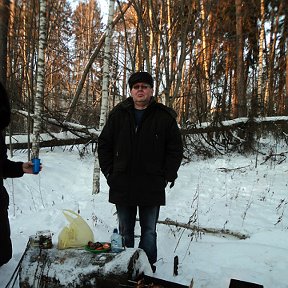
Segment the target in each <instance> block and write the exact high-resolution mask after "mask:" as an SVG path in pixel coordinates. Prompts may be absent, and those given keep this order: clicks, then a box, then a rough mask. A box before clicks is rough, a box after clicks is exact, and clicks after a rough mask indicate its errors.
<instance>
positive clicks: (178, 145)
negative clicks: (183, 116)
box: [165, 119, 183, 182]
mask: <svg viewBox="0 0 288 288" xmlns="http://www.w3.org/2000/svg"><path fill="white" fill-rule="evenodd" d="M182 158H183V144H182V138H181V133H180V130H179V127H178V125H177V122H176V119H173V121H171V124H170V129H168V137H167V144H166V157H165V178H166V180H167V181H168V182H173V181H175V179H176V178H177V177H178V175H177V172H178V169H179V167H180V165H181V161H182Z"/></svg>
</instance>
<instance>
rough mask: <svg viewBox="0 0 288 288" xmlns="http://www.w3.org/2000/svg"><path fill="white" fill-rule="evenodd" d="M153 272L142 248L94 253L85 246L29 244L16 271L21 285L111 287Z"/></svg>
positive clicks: (28, 287) (83, 287)
mask: <svg viewBox="0 0 288 288" xmlns="http://www.w3.org/2000/svg"><path fill="white" fill-rule="evenodd" d="M142 274H152V270H151V267H150V264H149V262H148V258H147V255H146V253H145V252H144V251H143V250H142V249H134V248H126V250H124V251H122V252H121V253H117V254H116V253H101V254H93V253H91V252H88V251H86V250H84V249H67V250H58V249H57V248H51V249H40V248H39V247H29V248H28V249H27V251H26V253H25V255H24V258H23V261H22V263H21V266H20V270H19V283H20V288H32V287H33V288H35V287H47V288H62V287H63V288H64V287H65V288H72V287H75V288H80V287H81V288H90V287H91V288H92V287H93V288H113V287H121V285H123V284H124V285H125V284H127V283H128V282H129V280H134V279H136V278H138V277H139V276H140V275H142Z"/></svg>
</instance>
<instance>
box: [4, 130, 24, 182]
mask: <svg viewBox="0 0 288 288" xmlns="http://www.w3.org/2000/svg"><path fill="white" fill-rule="evenodd" d="M0 141H1V145H0V146H1V162H2V177H3V178H16V177H22V176H23V174H24V172H23V168H22V165H23V162H14V161H11V160H9V159H8V157H7V148H6V145H5V141H4V137H2V135H1V140H0Z"/></svg>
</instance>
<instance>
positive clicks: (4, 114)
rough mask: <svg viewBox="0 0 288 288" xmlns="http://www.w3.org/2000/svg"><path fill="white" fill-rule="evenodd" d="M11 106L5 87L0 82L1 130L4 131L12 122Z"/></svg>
mask: <svg viewBox="0 0 288 288" xmlns="http://www.w3.org/2000/svg"><path fill="white" fill-rule="evenodd" d="M10 114H11V111H10V105H9V99H8V95H7V92H6V89H5V87H4V85H3V84H2V83H1V82H0V130H1V131H2V130H3V129H4V128H5V127H7V126H8V125H9V122H10Z"/></svg>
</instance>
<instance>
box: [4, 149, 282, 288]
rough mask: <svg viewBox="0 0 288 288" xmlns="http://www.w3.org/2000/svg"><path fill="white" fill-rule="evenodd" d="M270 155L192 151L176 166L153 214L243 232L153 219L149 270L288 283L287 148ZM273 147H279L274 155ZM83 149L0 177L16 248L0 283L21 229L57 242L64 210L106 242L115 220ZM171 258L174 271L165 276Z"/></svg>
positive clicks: (20, 247)
mask: <svg viewBox="0 0 288 288" xmlns="http://www.w3.org/2000/svg"><path fill="white" fill-rule="evenodd" d="M274 152H275V154H278V155H277V156H275V157H271V158H269V160H267V161H266V162H265V161H264V160H265V158H264V156H260V154H258V155H251V156H249V157H245V156H241V155H238V154H230V155H224V156H218V157H216V158H210V159H206V160H201V159H196V158H195V160H194V161H192V162H191V163H189V164H186V165H183V166H181V168H180V170H179V178H178V179H177V181H176V184H175V186H174V187H173V188H172V189H169V188H167V191H166V193H167V205H166V206H165V207H162V208H161V211H160V218H159V220H160V221H161V222H162V221H164V220H168V219H170V220H171V221H176V222H179V224H187V223H190V224H191V225H195V226H197V227H199V228H208V229H211V230H213V229H214V230H217V229H219V230H221V229H227V230H229V231H230V232H235V234H243V235H247V236H248V238H247V239H242V240H241V239H238V238H237V237H234V236H233V235H232V236H231V235H226V234H217V233H216V234H213V233H203V232H202V233H200V232H197V231H195V230H193V231H192V230H189V229H187V228H181V227H180V226H181V225H179V226H174V225H164V224H158V226H157V232H158V261H157V263H156V265H157V272H156V273H155V274H154V276H155V277H158V278H162V279H166V280H168V281H173V282H177V283H181V284H184V285H189V284H190V282H191V279H192V278H193V279H194V286H193V287H194V288H200V287H213V288H225V287H227V288H228V287H229V283H230V279H232V278H235V279H239V280H243V281H248V282H254V283H258V284H262V285H264V287H266V288H268V287H277V288H287V287H288V281H287V278H286V277H287V275H286V273H287V267H288V257H287V256H288V241H287V239H288V217H287V212H288V211H287V210H288V208H287V206H288V204H287V203H288V193H287V192H288V177H287V174H288V161H287V160H286V158H285V155H286V156H287V146H285V145H283V146H282V147H280V146H277V148H275V151H274ZM280 152H286V154H283V155H282V156H281V155H279V154H280ZM81 154H82V153H81ZM84 154H85V155H84V156H82V157H80V156H79V148H76V147H74V148H73V149H70V147H69V149H68V148H66V149H65V148H60V147H58V148H54V149H53V150H51V149H48V148H45V149H41V151H40V158H41V161H42V164H43V171H42V172H41V173H40V174H39V175H38V176H33V175H24V177H22V178H19V179H14V180H11V179H7V180H5V186H6V188H7V190H8V192H9V194H10V210H9V214H10V224H11V233H12V239H13V248H14V255H13V259H12V260H11V261H10V262H9V263H8V264H6V265H4V266H2V267H1V268H0V287H1V288H2V287H3V288H4V287H5V286H6V283H7V282H8V281H9V279H10V277H11V275H12V273H13V271H14V269H15V267H16V265H17V263H18V261H19V259H20V257H21V255H22V253H23V251H24V249H25V246H26V243H27V241H28V238H29V235H33V234H35V233H36V231H38V230H46V229H49V230H51V231H52V232H53V233H54V235H53V243H54V244H56V243H57V239H58V234H59V232H60V231H61V230H62V228H63V227H64V226H66V225H67V224H68V223H67V220H66V219H65V217H64V216H63V213H62V210H63V209H71V210H73V211H75V212H80V215H81V216H82V217H83V218H84V219H85V220H86V221H87V223H88V224H89V225H90V227H91V228H92V230H93V232H94V236H95V240H96V241H109V239H110V236H111V234H112V231H113V228H114V227H117V217H116V214H115V207H114V206H113V205H112V204H110V203H108V186H107V184H106V182H105V179H104V177H103V175H101V193H99V194H97V195H92V193H91V191H92V173H93V165H94V159H93V154H92V153H91V152H90V151H86V153H84ZM13 160H15V161H17V160H24V161H26V160H27V152H26V151H16V152H15V155H14V157H13ZM200 230H201V229H200ZM139 233H140V229H139V223H138V222H137V223H136V234H137V235H139ZM138 240H139V238H137V241H138ZM176 255H177V256H178V257H179V268H178V272H179V273H178V276H173V260H174V256H176ZM15 287H18V285H15Z"/></svg>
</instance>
